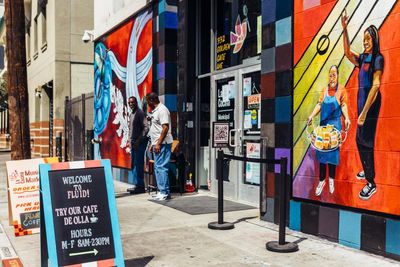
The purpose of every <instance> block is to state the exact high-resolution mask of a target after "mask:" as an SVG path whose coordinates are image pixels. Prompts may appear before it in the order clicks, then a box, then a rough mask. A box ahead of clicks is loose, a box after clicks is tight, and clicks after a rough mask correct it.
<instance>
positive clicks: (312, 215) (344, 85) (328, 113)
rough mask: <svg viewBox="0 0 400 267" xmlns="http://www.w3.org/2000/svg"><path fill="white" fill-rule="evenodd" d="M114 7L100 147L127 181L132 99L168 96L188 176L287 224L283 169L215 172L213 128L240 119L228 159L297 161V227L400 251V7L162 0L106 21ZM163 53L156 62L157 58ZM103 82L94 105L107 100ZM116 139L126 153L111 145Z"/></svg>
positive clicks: (292, 221)
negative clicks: (220, 184) (282, 215)
mask: <svg viewBox="0 0 400 267" xmlns="http://www.w3.org/2000/svg"><path fill="white" fill-rule="evenodd" d="M143 4H144V3H143ZM108 5H111V4H108ZM116 6H117V7H124V6H126V7H129V6H130V5H129V2H128V3H127V2H126V1H119V2H118V4H117V5H116ZM106 7H108V10H109V11H104V10H103V11H102V12H99V14H102V15H101V17H102V18H103V23H101V26H98V27H97V26H96V29H100V30H96V29H95V33H96V44H95V45H96V48H95V54H96V55H95V58H98V59H99V60H98V61H95V71H96V68H97V69H99V70H100V69H101V68H100V67H102V66H108V65H109V66H110V67H109V70H108V72H104V73H103V72H99V76H98V78H95V83H96V81H97V80H98V81H99V82H98V83H99V85H102V86H104V84H108V85H109V87H101V90H98V92H107V94H106V95H109V96H110V100H108V99H105V100H107V101H105V102H104V101H99V103H98V105H97V110H96V108H95V114H96V112H97V113H98V115H97V117H96V115H95V132H96V127H97V130H98V132H97V137H99V138H100V137H102V138H106V137H107V136H110V133H107V134H105V132H104V131H108V130H107V129H112V130H113V131H114V132H115V135H114V137H115V139H112V140H106V141H105V143H104V144H101V145H100V147H99V146H98V147H97V154H98V156H99V157H110V158H111V159H112V160H113V161H114V162H113V165H114V166H115V167H116V168H114V175H115V177H116V178H117V179H119V180H121V181H125V182H128V183H129V182H131V181H130V179H129V175H128V173H129V172H128V171H126V169H125V168H128V169H129V156H128V155H125V154H124V153H125V152H124V149H125V148H126V140H125V143H124V141H123V139H124V127H125V126H126V125H125V126H124V121H125V117H126V113H127V112H128V111H127V110H126V100H127V97H128V96H130V95H135V92H136V91H135V90H136V89H137V92H138V93H137V95H135V96H138V97H139V98H140V99H141V97H142V96H143V95H144V94H145V93H144V92H145V91H146V92H148V91H149V90H152V91H156V92H158V93H159V94H160V95H161V96H162V97H161V98H162V101H164V102H165V104H166V105H167V106H168V107H169V108H170V110H171V112H172V113H171V114H172V117H173V123H172V124H173V129H174V138H177V139H178V140H179V142H180V144H181V151H182V152H183V154H184V156H185V158H186V161H187V163H188V164H186V169H185V178H186V177H193V179H194V182H195V185H196V187H197V188H203V189H207V190H210V191H211V192H213V193H215V194H216V192H217V178H222V179H223V180H224V191H225V196H226V197H227V198H230V199H234V200H239V201H244V202H247V203H251V204H253V205H259V207H260V217H261V218H262V219H264V220H267V221H272V222H275V223H278V222H279V205H280V203H279V192H280V189H279V181H280V179H282V177H283V175H281V173H280V169H279V166H274V165H268V166H264V167H262V166H260V165H258V164H252V163H248V162H246V163H245V162H241V161H233V160H232V161H225V162H224V166H223V177H216V174H217V172H216V153H217V149H216V148H214V147H213V145H212V142H213V134H214V133H213V125H214V124H215V123H221V124H223V125H225V126H226V125H227V127H228V128H227V129H228V137H229V146H228V147H226V148H223V151H224V153H226V154H230V155H235V156H246V157H253V158H260V157H262V156H266V157H267V158H276V159H279V158H281V157H286V158H288V161H289V166H288V169H287V170H286V174H285V177H287V184H288V186H289V188H290V190H289V193H288V195H287V198H288V199H289V203H290V204H289V207H290V210H289V215H290V216H289V220H288V222H287V223H288V226H289V227H290V228H292V229H295V230H298V231H302V232H305V233H308V234H314V235H318V236H321V237H324V238H327V239H329V240H331V241H333V242H338V243H340V244H343V245H347V246H350V247H354V248H358V249H362V250H365V251H369V252H372V253H377V254H381V255H385V256H387V257H393V258H399V256H400V245H399V242H398V240H399V239H400V220H399V216H400V211H399V209H400V206H399V205H398V204H397V201H396V198H395V196H396V195H397V194H398V193H399V190H400V184H399V183H398V177H400V171H399V170H398V169H399V165H398V162H399V159H400V149H399V143H398V140H399V139H398V138H397V137H396V134H397V130H396V129H397V125H398V124H399V120H400V111H399V110H398V109H397V108H396V107H397V106H398V105H396V103H395V100H394V99H397V98H396V96H397V94H398V90H397V91H396V90H395V88H396V84H397V83H398V78H397V76H396V75H395V74H394V73H396V68H397V65H396V64H397V58H398V57H397V55H398V52H399V51H398V47H399V44H400V39H399V38H400V35H398V34H397V33H395V32H394V31H393V30H391V29H393V28H395V25H396V23H397V22H398V19H397V18H398V16H399V14H400V3H399V2H398V1H394V0H393V1H391V0H390V1H389V0H385V1H384V0H380V1H358V0H317V1H314V0H313V1H308V0H279V1H275V0H268V1H267V0H247V1H244V0H201V1H200V0H196V1H191V0H190V1H189V0H182V1H172V0H171V1H167V0H165V1H151V2H150V3H147V5H145V6H143V7H142V8H141V9H140V10H133V9H132V13H131V15H130V16H128V17H126V18H125V19H124V18H123V17H124V16H122V15H121V16H122V17H121V18H120V19H118V20H117V21H119V23H118V22H116V24H115V23H111V22H107V21H113V20H112V19H111V18H108V19H106V18H107V16H108V15H107V14H109V13H107V12H110V10H114V7H110V6H107V5H106V4H104V7H103V6H100V8H106ZM95 9H96V7H95ZM121 12H122V11H121ZM128 13H129V12H128ZM121 14H122V13H121ZM141 22H142V23H141ZM311 22H312V23H311ZM149 23H152V25H151V26H150V24H149ZM146 25H147V27H152V29H153V31H152V36H151V40H152V41H151V45H150V47H149V42H150V41H148V42H146V41H143V39H140V38H139V37H140V35H141V34H142V32H144V31H145V30H144V29H145V28H146ZM102 29H103V30H102ZM127 29H128V30H127ZM97 32H98V33H97ZM123 32H127V33H124V34H122V33H123ZM118 34H120V35H118ZM132 34H133V35H135V34H137V35H136V37H137V38H136V39H137V40H136V39H135V38H133V39H131V36H132ZM117 37H119V38H120V39H121V40H123V41H121V42H120V43H119V44H118V46H119V47H118V48H116V46H117V45H116V43H118V41H117V39H118V38H117ZM149 38H150V37H147V39H148V40H149ZM145 39H146V38H145ZM129 40H136V41H135V42H134V43H133V44H134V45H133V46H130V45H129V44H130V43H129ZM140 40H142V41H140ZM350 47H351V50H350V49H349V48H350ZM121 49H122V50H123V51H124V52H123V53H122V55H123V56H122V58H118V54H119V53H121V51H122V50H121ZM130 51H135V53H134V55H133V59H134V60H133V62H134V63H133V66H134V67H135V68H133V69H131V70H133V72H129V71H128V68H131V67H130V66H131V65H130V64H129V62H132V61H130V59H129V56H128V57H126V55H129V53H130ZM138 51H141V52H138ZM150 55H151V56H152V58H153V60H152V61H151V64H150V60H149V61H146V60H144V59H146V58H147V56H149V57H150ZM100 59H101V60H100ZM116 59H117V60H116ZM121 62H122V63H121ZM117 63H118V64H117ZM145 63H146V64H145ZM150 65H151V67H150ZM138 67H139V69H140V70H141V71H140V72H137V70H138ZM132 73H134V74H135V75H133V76H130V78H128V76H129V75H132ZM138 73H139V74H141V75H138ZM100 74H101V75H100ZM107 75H108V76H107ZM149 75H152V77H150V76H149ZM138 77H139V78H138ZM132 79H133V81H134V82H137V83H134V85H133V87H132V85H129V81H130V80H132ZM110 80H112V82H110ZM105 81H108V82H107V83H105ZM138 81H140V82H138ZM150 85H151V86H150ZM135 86H136V87H135ZM96 88H97V87H96V86H95V99H96V94H97V95H99V96H101V97H103V95H100V94H99V93H98V92H97V91H96V90H97V89H96ZM99 88H100V87H99ZM329 89H330V90H329ZM107 90H108V91H109V92H108V91H107ZM118 92H120V93H118ZM118 95H121V98H120V102H121V103H122V105H121V106H120V112H119V113H121V114H120V115H122V117H119V115H118V110H119V109H118V103H117V101H118V99H117V98H118ZM99 99H100V98H99ZM111 99H112V100H111ZM104 103H106V104H104ZM107 103H108V104H107ZM95 107H96V103H95ZM110 110H113V111H112V112H113V113H114V114H113V113H112V112H110ZM370 110H371V111H370ZM313 111H315V112H313ZM124 114H125V115H124ZM110 116H111V117H110ZM96 118H97V120H96ZM118 118H119V119H118ZM112 124H113V125H112ZM125 130H126V129H125ZM111 143H116V144H117V146H116V148H115V151H107V149H108V148H109V146H108V145H107V144H111ZM101 146H105V147H103V148H101ZM107 153H108V154H107ZM107 155H108V156H107ZM120 155H122V156H121V158H119V157H120ZM324 170H325V171H324ZM289 178H290V179H289Z"/></svg>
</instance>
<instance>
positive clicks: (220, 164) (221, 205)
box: [217, 150, 224, 224]
mask: <svg viewBox="0 0 400 267" xmlns="http://www.w3.org/2000/svg"><path fill="white" fill-rule="evenodd" d="M223 168H224V152H223V151H222V150H218V152H217V177H218V224H223V223H224V178H223Z"/></svg>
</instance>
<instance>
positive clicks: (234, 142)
mask: <svg viewBox="0 0 400 267" xmlns="http://www.w3.org/2000/svg"><path fill="white" fill-rule="evenodd" d="M232 136H233V138H232ZM232 141H233V142H232ZM229 146H230V147H236V129H232V130H229Z"/></svg>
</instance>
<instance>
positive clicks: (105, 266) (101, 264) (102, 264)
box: [97, 259, 114, 267]
mask: <svg viewBox="0 0 400 267" xmlns="http://www.w3.org/2000/svg"><path fill="white" fill-rule="evenodd" d="M110 266H114V259H108V260H102V261H98V262H97V267H110Z"/></svg>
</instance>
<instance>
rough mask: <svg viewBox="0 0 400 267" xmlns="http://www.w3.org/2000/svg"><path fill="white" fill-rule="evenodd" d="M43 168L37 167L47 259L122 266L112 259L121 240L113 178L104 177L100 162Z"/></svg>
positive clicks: (59, 263)
mask: <svg viewBox="0 0 400 267" xmlns="http://www.w3.org/2000/svg"><path fill="white" fill-rule="evenodd" d="M89 162H93V161H89ZM95 162H96V161H95ZM97 162H100V161H97ZM103 162H104V161H103ZM105 162H106V164H108V165H109V164H110V163H109V161H105ZM64 164H65V163H64ZM70 164H71V163H70ZM73 165H74V167H77V166H76V164H73ZM54 166H55V165H53V167H54ZM45 167H46V165H41V169H40V170H41V179H42V177H43V180H44V181H43V182H42V183H41V186H42V192H43V206H44V217H45V228H46V236H47V248H48V252H49V259H50V262H51V263H52V262H57V264H58V265H59V266H66V265H74V264H80V263H87V262H103V264H104V261H108V262H109V263H108V264H110V266H113V265H117V266H122V265H120V264H117V263H115V261H114V259H116V258H117V256H118V255H117V248H120V247H121V240H120V236H119V226H118V217H117V214H116V207H115V197H114V192H113V188H112V177H107V176H106V173H105V168H104V167H103V166H101V165H100V164H99V166H97V167H95V166H91V167H89V168H85V166H84V165H83V166H80V167H82V168H79V167H77V168H61V169H59V168H57V166H55V167H56V168H52V169H48V170H47V171H46V170H45ZM42 173H43V176H42ZM110 179H111V182H110V181H107V180H110ZM110 184H111V186H110ZM110 191H112V192H110ZM110 200H113V201H110ZM50 236H52V237H54V238H51V239H50V238H49V237H50ZM119 253H120V255H119V258H122V252H119Z"/></svg>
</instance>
